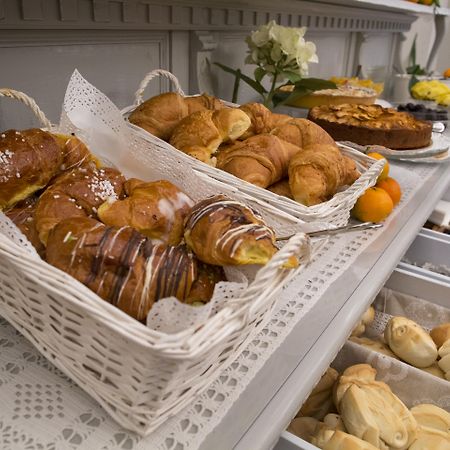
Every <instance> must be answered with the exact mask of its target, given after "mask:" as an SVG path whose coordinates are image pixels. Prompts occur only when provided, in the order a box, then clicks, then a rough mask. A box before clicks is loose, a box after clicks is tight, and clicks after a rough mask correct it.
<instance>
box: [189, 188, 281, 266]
mask: <svg viewBox="0 0 450 450" xmlns="http://www.w3.org/2000/svg"><path fill="white" fill-rule="evenodd" d="M184 238H185V240H186V244H187V245H188V246H189V247H190V248H191V249H192V251H193V252H194V253H195V255H196V256H197V258H198V259H200V261H203V262H204V263H207V264H212V265H218V266H226V265H242V264H266V263H267V262H268V261H269V259H270V258H271V257H272V256H273V255H274V254H275V253H276V252H277V251H278V249H277V247H276V246H275V233H274V231H273V230H272V229H271V228H269V227H268V226H267V225H266V224H265V223H264V221H263V220H262V218H261V217H260V216H259V215H257V213H255V211H253V210H252V209H250V208H249V207H248V206H245V205H244V204H243V203H239V202H237V201H234V200H230V199H228V198H227V197H225V196H223V195H217V196H214V197H210V198H208V199H206V200H202V201H201V202H199V203H197V204H196V205H195V206H194V207H193V208H192V210H191V213H190V215H189V216H188V217H187V219H186V226H185V232H184Z"/></svg>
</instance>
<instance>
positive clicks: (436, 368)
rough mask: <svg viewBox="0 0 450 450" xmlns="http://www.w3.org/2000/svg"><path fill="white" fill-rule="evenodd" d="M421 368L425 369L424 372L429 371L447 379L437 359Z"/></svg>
mask: <svg viewBox="0 0 450 450" xmlns="http://www.w3.org/2000/svg"><path fill="white" fill-rule="evenodd" d="M421 370H423V371H424V372H428V373H429V374H431V375H434V376H435V377H438V378H442V379H443V380H445V373H444V371H443V370H442V369H441V368H440V367H439V364H438V362H437V361H435V362H434V363H433V364H431V366H429V367H422V368H421Z"/></svg>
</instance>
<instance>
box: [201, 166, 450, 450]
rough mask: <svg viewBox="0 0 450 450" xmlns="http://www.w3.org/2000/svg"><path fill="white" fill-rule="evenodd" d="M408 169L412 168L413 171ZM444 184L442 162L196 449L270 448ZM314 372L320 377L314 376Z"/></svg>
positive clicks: (447, 177)
mask: <svg viewBox="0 0 450 450" xmlns="http://www.w3.org/2000/svg"><path fill="white" fill-rule="evenodd" d="M412 170H414V168H413V169H412ZM449 181H450V166H449V165H441V166H439V167H438V168H436V170H435V171H434V173H433V174H432V176H430V177H429V178H428V179H427V180H426V181H425V182H424V183H423V185H422V186H421V187H420V188H419V189H418V190H417V191H416V192H415V193H414V195H413V196H412V198H410V199H409V201H408V202H407V203H406V204H405V206H404V208H403V210H402V214H399V215H398V216H397V217H396V218H395V220H392V221H391V222H390V223H389V224H388V226H386V227H385V229H383V230H382V232H380V233H378V235H377V238H376V239H375V240H374V241H373V242H372V243H371V244H370V245H369V247H368V248H366V250H365V251H364V252H362V253H361V254H360V255H359V256H358V257H357V259H356V260H355V262H354V264H352V266H351V268H350V269H348V270H346V271H345V273H344V274H343V275H342V276H341V277H340V278H338V280H336V281H335V282H334V283H333V284H332V285H331V286H330V287H329V289H328V290H327V291H326V292H325V294H324V295H323V297H322V299H321V302H320V303H319V304H317V305H316V307H314V308H313V309H312V310H311V311H310V312H309V313H308V316H307V317H305V318H304V320H301V321H300V322H299V323H298V325H297V326H296V327H295V328H294V329H293V330H292V331H291V333H290V334H289V336H288V337H287V338H286V339H285V340H284V342H283V343H282V344H281V346H280V347H279V348H278V349H277V351H276V352H274V353H273V354H272V355H271V357H270V358H269V359H268V361H267V362H266V364H265V365H264V366H263V368H262V369H261V370H260V371H259V372H258V373H257V375H256V376H255V377H254V379H253V380H252V381H251V382H250V384H249V385H248V386H247V387H246V389H245V391H244V392H243V393H242V394H241V395H240V397H239V398H238V400H237V401H236V402H235V403H234V405H233V406H232V407H231V409H230V410H229V411H228V413H227V414H226V416H225V417H224V419H223V420H222V421H221V423H220V424H219V425H218V426H217V427H216V428H215V429H214V431H213V432H212V433H210V434H209V435H208V436H207V438H206V440H205V441H204V442H203V443H202V445H201V447H200V448H201V450H207V449H210V448H214V449H215V450H222V449H223V450H228V449H231V448H233V449H235V450H248V449H258V450H265V449H270V448H272V447H273V446H274V445H275V444H276V442H277V440H278V438H279V436H280V434H281V432H282V431H283V430H284V429H285V428H286V426H287V425H288V423H289V422H290V420H291V419H292V417H293V416H294V415H295V413H296V412H297V410H298V408H299V405H300V404H301V403H302V402H303V401H304V399H305V398H306V396H307V395H308V394H309V392H310V391H311V389H312V388H313V386H314V383H315V382H316V381H317V378H318V376H320V373H323V371H325V369H326V368H327V367H328V366H329V364H330V363H331V361H332V360H333V359H334V357H335V356H336V354H337V353H338V351H339V349H340V348H341V347H342V345H343V343H344V342H345V340H346V339H347V337H348V336H349V334H350V332H351V330H352V328H353V326H354V324H355V323H356V321H357V319H358V318H359V317H360V316H361V315H362V313H363V312H364V311H365V309H366V308H367V306H368V305H369V304H370V303H371V301H372V300H373V298H374V297H375V295H376V294H377V293H378V291H379V290H380V288H381V287H382V286H383V285H384V283H385V282H386V280H387V279H388V278H389V276H390V274H391V272H392V271H393V269H394V268H395V266H396V265H397V263H398V262H399V260H400V259H401V257H402V256H403V254H404V253H405V251H406V250H407V249H408V247H409V246H410V244H411V242H412V241H413V240H414V238H415V237H416V235H417V233H418V232H419V230H420V229H421V227H422V225H423V223H424V222H425V221H426V219H427V217H428V216H429V214H430V213H431V211H432V210H433V207H434V205H435V204H436V202H437V201H438V200H439V199H440V198H441V196H442V195H443V193H444V192H445V190H446V189H447V185H448V183H449ZM318 374H319V375H318Z"/></svg>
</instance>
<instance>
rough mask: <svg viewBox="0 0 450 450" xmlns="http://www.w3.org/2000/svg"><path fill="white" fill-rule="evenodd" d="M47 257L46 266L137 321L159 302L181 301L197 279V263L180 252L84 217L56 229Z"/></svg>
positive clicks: (187, 254) (185, 253) (52, 234)
mask: <svg viewBox="0 0 450 450" xmlns="http://www.w3.org/2000/svg"><path fill="white" fill-rule="evenodd" d="M46 255H47V261H48V262H49V263H50V264H52V265H54V266H55V267H57V268H58V269H61V270H63V271H65V272H67V273H68V274H70V275H71V276H73V277H74V278H76V279H77V280H78V281H80V282H81V283H83V284H84V285H86V286H87V287H88V288H90V289H91V290H92V291H94V292H95V293H96V294H98V295H99V296H100V297H101V298H103V299H104V300H106V301H108V302H109V303H111V304H113V305H115V306H117V307H118V308H120V309H121V310H122V311H124V312H126V313H127V314H129V315H130V316H132V317H134V318H135V319H137V320H144V319H145V318H146V317H147V314H148V312H149V310H150V308H151V307H152V305H153V304H154V302H156V301H158V300H159V299H161V298H164V297H170V296H174V297H176V298H178V299H179V300H180V301H184V300H185V299H186V298H187V297H188V296H189V293H190V292H191V288H192V286H193V283H194V281H195V279H196V276H197V263H196V260H195V258H194V256H193V255H192V254H191V253H190V252H189V251H187V249H186V247H185V246H178V247H166V246H163V245H159V244H154V243H152V242H151V241H150V240H149V239H148V238H146V237H145V236H143V235H142V234H140V233H139V232H137V231H136V230H134V229H133V228H131V227H127V226H125V227H121V228H114V227H107V226H106V225H104V224H102V223H100V222H98V221H97V220H95V219H92V218H89V217H73V218H71V219H66V220H63V221H61V222H60V223H59V224H58V225H56V226H55V227H54V228H53V229H52V231H51V232H50V234H49V236H48V242H47V251H46ZM192 301H195V300H192Z"/></svg>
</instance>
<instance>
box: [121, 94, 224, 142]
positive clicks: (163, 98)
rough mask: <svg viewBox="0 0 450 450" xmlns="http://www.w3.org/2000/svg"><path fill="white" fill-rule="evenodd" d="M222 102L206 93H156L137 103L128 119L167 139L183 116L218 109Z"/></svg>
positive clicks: (221, 106)
mask: <svg viewBox="0 0 450 450" xmlns="http://www.w3.org/2000/svg"><path fill="white" fill-rule="evenodd" d="M222 108H224V104H223V103H222V102H221V101H220V100H219V99H217V98H215V97H211V96H209V95H207V94H203V95H199V96H196V97H183V96H181V95H180V94H177V93H174V92H168V93H166V94H161V95H157V96H156V97H152V98H150V99H149V100H147V101H145V102H144V103H142V104H141V105H139V106H138V107H137V108H136V109H135V110H134V111H133V112H132V113H131V114H130V117H129V121H130V122H131V123H134V124H135V125H137V126H138V127H141V128H143V129H144V130H147V131H148V132H149V133H152V134H153V135H155V136H156V137H159V138H161V139H164V140H166V141H167V140H169V138H170V136H171V135H172V131H173V129H174V128H175V126H176V125H177V124H178V122H179V121H180V120H181V119H183V118H184V117H186V116H188V115H190V114H192V113H195V112H198V111H206V110H213V111H214V110H218V109H222Z"/></svg>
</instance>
